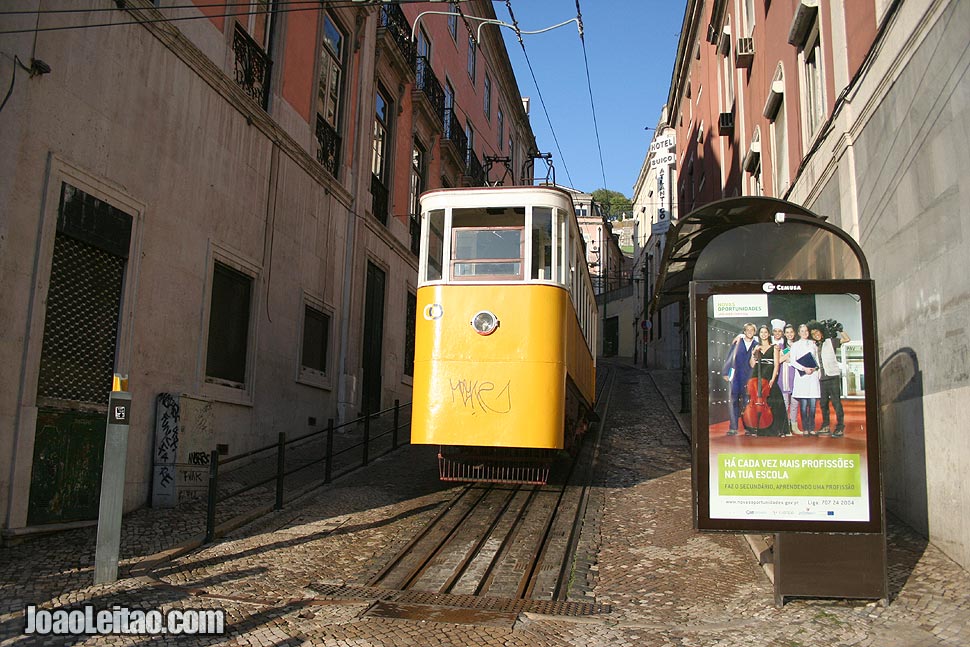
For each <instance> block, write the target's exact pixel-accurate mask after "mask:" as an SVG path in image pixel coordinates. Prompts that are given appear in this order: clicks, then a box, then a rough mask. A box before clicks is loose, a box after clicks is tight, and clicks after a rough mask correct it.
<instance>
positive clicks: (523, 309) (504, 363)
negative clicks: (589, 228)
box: [411, 186, 597, 483]
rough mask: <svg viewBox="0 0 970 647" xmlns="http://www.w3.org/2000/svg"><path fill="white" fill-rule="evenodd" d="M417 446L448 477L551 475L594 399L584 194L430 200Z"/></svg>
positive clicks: (456, 194) (501, 190)
mask: <svg viewBox="0 0 970 647" xmlns="http://www.w3.org/2000/svg"><path fill="white" fill-rule="evenodd" d="M417 301H418V308H417V327H416V343H415V360H414V400H413V414H412V424H411V442H412V443H414V444H430V445H439V446H441V451H440V453H439V466H440V471H441V478H442V479H445V480H462V481H491V482H504V481H508V482H526V483H544V482H545V481H546V479H547V478H548V474H549V464H550V462H551V460H552V458H553V457H554V456H555V454H556V450H563V449H567V450H568V449H571V448H572V447H573V446H574V445H575V443H576V441H577V439H578V437H579V436H580V435H581V434H582V432H583V431H584V430H585V428H586V426H587V425H586V420H587V414H588V412H589V411H590V409H591V406H592V403H593V401H594V389H595V370H596V369H595V353H594V352H593V349H595V348H596V335H597V325H596V324H597V307H596V301H595V298H594V294H593V288H592V283H591V281H590V276H589V268H588V266H587V263H586V253H585V246H584V243H583V238H582V236H581V234H580V230H579V226H578V223H577V221H576V215H575V212H574V210H573V203H572V198H571V197H570V195H569V194H568V193H567V192H566V191H563V190H562V189H559V188H556V187H552V186H522V187H491V188H464V189H439V190H434V191H429V192H427V193H425V194H424V195H423V196H422V197H421V255H420V267H419V278H418V294H417Z"/></svg>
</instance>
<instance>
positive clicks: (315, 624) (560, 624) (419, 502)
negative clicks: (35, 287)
mask: <svg viewBox="0 0 970 647" xmlns="http://www.w3.org/2000/svg"><path fill="white" fill-rule="evenodd" d="M615 365H616V368H617V379H616V391H615V394H614V397H613V399H612V402H611V405H610V410H609V414H608V417H607V419H606V421H605V425H604V429H603V444H602V447H601V449H600V452H599V461H598V472H597V474H598V476H597V481H596V487H595V488H594V489H593V490H592V491H591V494H590V500H589V512H588V518H587V524H586V526H585V527H584V530H583V537H582V538H581V540H580V544H579V554H578V563H577V565H576V568H575V570H574V576H573V582H572V585H571V588H570V596H571V599H574V600H577V601H587V602H589V601H595V602H598V603H605V604H609V605H611V607H612V612H611V613H608V614H601V615H596V616H579V617H567V616H542V615H533V614H528V613H524V614H519V615H518V616H515V615H511V614H505V615H503V614H492V615H491V616H487V617H486V616H484V615H479V616H478V618H477V622H474V623H461V624H459V623H450V622H435V621H429V620H414V619H410V620H409V619H399V618H393V617H383V616H384V615H387V614H379V613H377V612H376V608H375V607H373V606H372V603H373V600H360V599H331V598H327V597H325V596H324V595H322V594H321V591H326V590H328V589H331V588H332V587H333V586H334V585H346V586H348V587H349V586H362V585H364V584H365V583H366V582H367V581H368V580H369V578H370V577H371V576H372V575H373V574H374V573H375V572H376V571H377V570H379V569H380V568H381V566H382V565H383V564H384V563H385V562H386V560H387V559H388V558H390V556H391V555H393V554H394V553H395V552H396V551H397V550H398V549H400V548H401V547H403V546H404V545H405V544H406V543H407V542H408V541H409V540H410V538H411V537H412V536H413V535H414V534H415V533H416V532H417V531H418V530H419V529H421V528H422V526H423V525H424V524H425V523H427V522H428V520H429V519H431V517H433V516H434V514H436V512H437V511H438V510H439V509H440V508H441V506H442V505H445V504H446V502H447V501H448V500H449V499H450V498H451V496H452V495H453V493H454V491H455V488H454V487H453V486H449V485H447V484H442V483H440V482H438V481H437V468H436V463H435V449H434V448H428V447H404V448H401V449H399V450H398V451H396V452H394V453H391V454H389V455H387V456H385V457H383V458H381V459H379V460H377V461H375V462H374V463H373V464H372V465H370V466H368V467H367V468H366V469H363V470H359V471H356V472H352V473H350V474H348V475H346V476H343V477H342V478H340V479H337V480H336V481H335V482H333V483H332V484H330V485H327V486H325V487H321V488H319V489H316V490H313V491H312V492H310V493H309V494H307V495H305V496H304V497H302V498H301V499H300V500H298V501H296V502H294V503H291V504H289V505H288V506H287V507H286V508H285V509H284V510H282V511H279V512H273V513H271V514H267V515H265V516H263V517H261V518H260V519H259V520H257V521H256V522H254V523H251V524H249V525H246V526H243V527H241V528H239V529H237V530H235V531H233V532H231V533H229V534H227V535H226V536H225V537H223V538H222V539H221V540H219V541H217V542H215V543H213V544H209V545H206V546H202V547H200V548H197V549H195V550H192V551H190V552H187V553H185V554H182V555H176V556H174V557H173V558H171V559H165V560H160V561H155V562H152V561H151V560H150V559H147V557H148V556H149V555H150V554H151V553H152V552H154V551H157V550H158V549H159V547H160V546H161V547H165V546H164V544H165V542H164V540H163V538H164V537H165V536H166V526H168V525H172V526H173V527H179V523H180V521H179V518H178V517H179V513H177V512H172V513H167V514H158V513H157V512H154V511H147V512H143V513H142V514H143V515H144V516H145V517H146V518H150V519H154V520H156V523H155V525H154V526H152V524H149V523H146V522H142V521H139V523H144V525H145V527H146V530H144V534H143V537H142V539H140V540H139V539H137V538H136V533H135V532H134V531H133V530H130V529H128V530H126V533H127V534H126V537H128V539H127V543H126V549H125V550H126V552H125V555H126V557H125V569H124V570H123V575H124V577H123V579H120V580H119V581H118V582H116V583H114V584H111V585H102V586H93V585H91V584H90V581H91V562H92V561H93V557H92V556H91V555H89V554H88V550H89V549H90V550H92V551H93V548H91V547H90V546H88V544H87V543H85V540H84V536H83V533H82V531H72V532H71V533H62V534H61V535H58V536H57V537H52V538H46V539H38V540H32V541H28V542H26V543H23V544H20V545H17V546H13V547H6V548H3V549H2V550H0V586H2V587H3V596H2V600H0V644H4V645H6V644H11V645H20V644H63V643H64V642H65V639H64V638H47V639H46V640H39V639H36V637H31V636H28V637H25V636H22V635H21V631H22V629H23V622H24V620H23V611H22V607H23V605H24V604H26V603H36V604H41V605H43V606H45V607H55V606H69V605H76V604H81V603H86V604H92V605H94V606H95V607H96V608H99V609H100V608H110V607H111V606H112V605H114V604H120V605H124V606H128V607H137V608H142V609H147V608H159V609H163V610H167V609H174V608H178V609H184V608H206V609H223V610H225V612H226V614H227V622H228V625H229V627H228V632H227V634H226V635H224V636H212V637H208V638H207V639H199V638H196V639H193V640H192V641H191V642H192V644H213V645H216V644H231V645H254V646H283V645H304V644H306V645H334V646H341V647H343V646H364V645H380V646H385V645H387V646H390V645H442V646H448V645H455V646H466V645H496V646H499V645H501V646H503V647H505V646H507V647H513V646H519V645H521V646H523V647H525V646H532V647H544V646H546V645H549V646H552V645H575V646H586V645H603V646H607V645H609V646H613V645H621V646H622V645H631V646H632V645H646V646H658V647H659V646H680V647H694V646H702V645H703V646H717V647H728V646H733V645H745V646H748V645H777V646H779V647H780V646H785V647H797V646H801V645H804V646H808V645H846V646H848V645H853V646H855V645H858V646H869V645H871V646H873V647H876V646H878V647H918V646H923V645H927V646H928V645H954V646H956V645H966V644H970V595H968V593H967V592H968V591H970V575H968V573H967V572H966V571H964V570H962V569H960V568H959V567H958V566H957V565H956V564H955V563H953V562H952V561H950V560H949V559H948V558H946V556H944V555H943V554H942V553H941V552H940V551H939V550H937V549H936V548H935V547H934V546H932V545H929V544H927V543H926V542H925V540H923V539H922V538H920V537H919V536H918V535H916V534H915V533H913V532H912V531H911V530H910V529H909V528H907V527H906V526H904V525H902V524H899V523H896V522H894V521H893V520H890V525H889V538H888V543H889V587H890V599H889V600H888V601H887V602H866V601H851V600H849V601H846V600H802V599H796V600H793V601H790V602H788V603H787V604H786V605H785V606H784V607H782V608H777V607H776V606H775V605H774V596H773V591H772V586H771V583H770V582H769V580H768V578H767V576H766V575H765V573H764V572H763V571H762V570H761V568H760V567H759V566H758V564H757V559H756V558H755V557H754V555H753V553H752V551H751V550H750V548H748V546H747V544H746V543H745V541H744V540H743V538H742V537H741V536H739V535H734V534H727V533H716V534H714V533H711V534H707V533H698V532H695V531H694V530H693V529H692V527H691V509H690V505H691V502H690V499H691V497H690V469H689V452H688V444H687V441H686V439H685V436H684V435H683V433H682V432H681V427H680V425H679V424H678V422H677V416H676V415H675V414H674V413H672V411H671V409H670V408H669V407H668V405H667V399H665V398H664V397H662V396H661V394H660V391H658V389H657V385H659V386H660V387H661V388H662V389H663V391H664V393H666V394H667V395H668V399H670V400H673V401H674V402H679V379H678V378H677V377H676V376H673V375H671V374H669V373H652V374H651V373H647V372H644V371H641V370H639V369H637V368H634V367H630V366H628V365H624V364H623V363H622V362H617V363H616V364H615ZM618 394H619V395H620V397H617V395H618ZM186 514H187V513H186ZM153 515H154V516H153ZM131 517H136V518H137V519H139V520H141V518H142V517H137V516H136V515H132V516H131ZM131 517H129V518H126V522H125V524H126V527H127V526H128V525H129V524H130V523H131V522H130V521H129V519H130V518H131ZM79 533H80V534H79ZM175 535H176V536H178V533H175ZM139 558H142V559H139ZM72 640H75V641H76V642H77V644H85V645H88V644H89V645H131V644H142V643H146V644H147V643H148V642H152V643H157V644H179V641H178V640H176V639H175V638H174V637H162V636H160V637H155V638H149V637H146V636H137V637H136V636H87V637H81V638H77V639H72ZM68 642H69V641H68ZM183 642H184V641H183Z"/></svg>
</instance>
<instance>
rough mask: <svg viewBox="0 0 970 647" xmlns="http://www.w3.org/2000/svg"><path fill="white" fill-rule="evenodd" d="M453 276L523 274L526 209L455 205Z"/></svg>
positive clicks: (514, 277)
mask: <svg viewBox="0 0 970 647" xmlns="http://www.w3.org/2000/svg"><path fill="white" fill-rule="evenodd" d="M451 228H452V233H451V250H452V251H451V278H452V279H453V280H456V281H476V280H500V281H512V280H521V279H522V278H523V276H522V273H523V265H524V264H523V252H524V249H523V247H524V245H525V209H524V208H522V207H518V208H494V209H493V208H487V209H454V210H453V211H452V214H451Z"/></svg>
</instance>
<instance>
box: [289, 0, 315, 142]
mask: <svg viewBox="0 0 970 647" xmlns="http://www.w3.org/2000/svg"><path fill="white" fill-rule="evenodd" d="M319 6H320V5H319V4H317V3H312V2H306V3H301V4H299V5H293V6H291V7H288V9H294V10H296V11H293V12H292V13H291V14H290V15H289V17H288V20H287V24H286V42H285V43H284V46H283V74H282V89H281V92H280V94H282V95H283V99H285V100H286V102H287V103H289V104H290V105H291V106H292V107H293V109H294V110H296V112H297V113H298V114H299V115H300V116H302V117H303V118H304V119H305V120H306V122H307V123H311V118H310V117H311V115H312V114H313V109H314V108H313V100H314V97H313V92H314V89H315V87H316V83H314V78H313V73H314V69H315V65H316V43H317V28H318V27H319V25H320V12H319ZM314 8H315V9H317V10H316V11H299V9H314Z"/></svg>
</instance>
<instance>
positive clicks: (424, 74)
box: [416, 56, 445, 124]
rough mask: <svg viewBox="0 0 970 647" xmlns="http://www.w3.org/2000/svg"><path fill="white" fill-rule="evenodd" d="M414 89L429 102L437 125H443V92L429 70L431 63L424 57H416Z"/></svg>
mask: <svg viewBox="0 0 970 647" xmlns="http://www.w3.org/2000/svg"><path fill="white" fill-rule="evenodd" d="M416 87H417V89H418V90H420V91H421V92H422V93H424V96H426V97H427V98H428V101H430V102H431V107H432V108H433V109H434V113H435V115H437V116H438V123H442V124H443V123H444V119H445V91H444V90H442V89H441V83H440V82H439V81H438V77H436V76H435V74H434V70H432V69H431V62H430V61H429V60H428V59H427V58H426V57H424V56H419V57H418V71H417V80H416Z"/></svg>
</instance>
